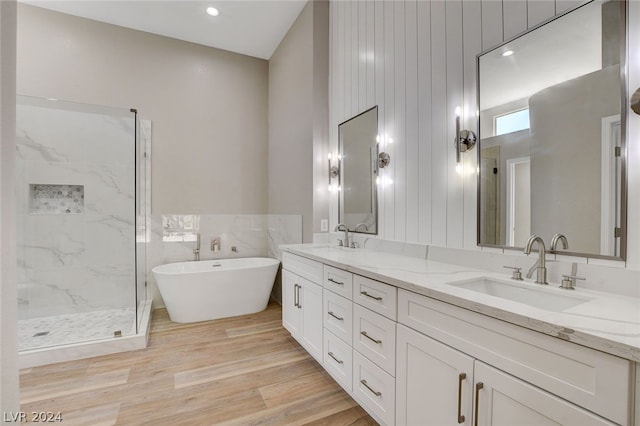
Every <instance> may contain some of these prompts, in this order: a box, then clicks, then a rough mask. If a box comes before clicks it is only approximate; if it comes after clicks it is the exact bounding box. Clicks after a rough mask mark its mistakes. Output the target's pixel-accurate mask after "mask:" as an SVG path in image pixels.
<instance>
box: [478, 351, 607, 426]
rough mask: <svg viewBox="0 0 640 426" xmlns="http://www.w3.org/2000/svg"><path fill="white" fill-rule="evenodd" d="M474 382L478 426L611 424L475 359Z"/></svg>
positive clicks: (599, 425) (594, 425)
mask: <svg viewBox="0 0 640 426" xmlns="http://www.w3.org/2000/svg"><path fill="white" fill-rule="evenodd" d="M475 383H476V385H475V389H476V390H475V392H476V396H475V398H477V401H478V408H477V410H476V412H477V415H478V422H477V424H478V425H481V426H488V425H491V426H513V425H518V426H551V425H554V426H557V425H566V426H573V425H580V426H596V425H597V426H602V425H613V424H614V423H611V422H609V421H607V420H605V419H603V418H602V417H599V416H597V415H595V414H593V413H590V412H588V411H585V410H583V409H582V408H580V407H578V406H577V405H573V404H571V403H569V402H567V401H565V400H563V399H560V398H559V397H557V396H555V395H553V394H550V393H548V392H545V391H543V390H542V389H539V388H537V387H534V386H532V385H530V384H528V383H525V382H523V381H522V380H519V379H517V378H515V377H513V376H511V375H509V374H507V373H504V372H502V371H500V370H497V369H495V368H493V367H490V366H488V365H487V364H484V363H482V362H480V361H476V362H475Z"/></svg>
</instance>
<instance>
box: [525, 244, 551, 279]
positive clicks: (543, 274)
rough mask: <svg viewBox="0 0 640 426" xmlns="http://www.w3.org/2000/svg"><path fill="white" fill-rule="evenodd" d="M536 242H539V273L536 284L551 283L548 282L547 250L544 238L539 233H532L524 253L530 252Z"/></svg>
mask: <svg viewBox="0 0 640 426" xmlns="http://www.w3.org/2000/svg"><path fill="white" fill-rule="evenodd" d="M534 243H538V255H539V257H538V262H537V264H538V269H537V271H538V273H537V275H536V284H549V283H548V282H547V264H546V259H545V256H546V255H547V251H546V250H545V248H544V240H543V239H542V238H540V237H538V236H537V235H532V236H530V237H529V239H528V240H527V245H526V246H525V247H524V254H527V255H528V254H530V253H531V248H532V246H533V244H534Z"/></svg>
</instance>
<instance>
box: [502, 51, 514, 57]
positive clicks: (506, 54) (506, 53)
mask: <svg viewBox="0 0 640 426" xmlns="http://www.w3.org/2000/svg"><path fill="white" fill-rule="evenodd" d="M511 55H513V50H505V51H504V52H502V56H511Z"/></svg>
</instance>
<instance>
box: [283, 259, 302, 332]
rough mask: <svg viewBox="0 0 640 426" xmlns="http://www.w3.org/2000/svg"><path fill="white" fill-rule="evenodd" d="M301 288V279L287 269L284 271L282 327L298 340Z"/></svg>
mask: <svg viewBox="0 0 640 426" xmlns="http://www.w3.org/2000/svg"><path fill="white" fill-rule="evenodd" d="M299 286H300V277H298V276H297V275H295V274H293V273H291V272H289V271H287V270H286V269H285V270H283V271H282V325H283V327H284V328H286V329H287V330H289V333H291V335H292V336H293V337H294V338H296V339H298V335H299V334H300V309H298V294H299V293H298V291H299V290H298V287H299Z"/></svg>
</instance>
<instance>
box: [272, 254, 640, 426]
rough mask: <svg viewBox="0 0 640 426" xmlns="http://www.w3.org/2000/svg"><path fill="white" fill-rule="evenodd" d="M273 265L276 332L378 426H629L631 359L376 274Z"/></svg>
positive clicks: (313, 264)
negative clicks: (279, 295)
mask: <svg viewBox="0 0 640 426" xmlns="http://www.w3.org/2000/svg"><path fill="white" fill-rule="evenodd" d="M283 264H284V269H285V271H284V273H283V292H284V295H283V324H284V326H285V327H286V328H287V329H288V330H289V331H291V333H292V335H293V336H294V337H295V338H296V339H297V340H298V341H299V342H300V343H301V344H302V345H303V346H304V347H305V348H306V349H307V350H308V351H309V352H310V353H311V354H312V355H313V356H314V357H315V358H316V359H318V361H320V362H321V363H322V364H323V367H324V368H325V369H326V370H327V371H328V372H329V373H330V374H331V375H332V377H333V378H334V379H335V380H336V381H337V382H338V383H339V384H340V385H341V386H342V387H343V388H344V389H345V390H346V391H347V392H348V393H349V395H351V396H352V397H353V398H354V399H355V400H356V401H357V402H358V403H359V404H360V405H361V406H362V407H363V408H364V409H365V410H366V411H367V412H368V413H369V414H370V415H371V416H372V417H373V418H374V419H375V420H377V421H378V422H379V423H381V424H385V425H392V424H396V425H398V426H405V425H409V426H413V425H438V426H440V425H468V426H471V425H473V426H488V425H491V426H493V425H496V426H514V425H518V426H520V425H535V426H544V425H565V426H573V425H580V426H583V425H621V426H640V424H639V423H638V416H639V414H640V408H639V407H636V408H635V410H636V413H635V420H634V412H633V407H634V398H636V399H637V398H638V397H637V396H636V395H635V388H636V387H637V386H638V385H639V384H640V378H638V377H640V374H639V373H640V366H636V364H635V363H633V362H632V361H630V360H627V359H624V358H620V357H617V356H614V355H610V354H608V353H604V352H600V351H598V350H595V349H591V348H589V347H586V346H581V345H578V344H576V343H572V342H568V341H565V340H562V339H560V338H557V337H552V336H549V335H547V334H544V333H540V332H537V331H533V330H530V329H528V328H524V327H520V326H517V325H514V324H511V323H509V322H508V318H507V319H497V318H493V317H491V316H490V315H491V314H492V311H488V312H487V313H486V314H485V313H484V311H483V309H485V307H483V306H482V305H478V307H477V310H473V311H472V310H469V309H464V308H461V307H458V306H455V305H452V304H449V303H446V302H443V301H440V300H438V299H436V298H433V297H427V296H424V295H421V294H418V293H414V292H412V291H408V290H405V289H402V288H398V287H396V286H393V285H389V284H387V283H384V282H381V281H378V280H379V279H381V277H380V275H376V280H373V279H371V278H368V277H364V276H361V275H358V274H356V273H351V272H349V271H345V270H342V269H339V268H336V267H334V266H330V265H326V264H323V263H321V262H318V261H314V260H311V259H306V258H304V257H302V256H296V255H292V254H289V253H287V254H286V256H285V257H284V259H283ZM319 283H321V286H320V285H318V284H319ZM300 305H301V306H300ZM310 306H311V307H310ZM307 309H308V311H307ZM486 309H488V308H486ZM508 315H518V314H517V313H515V312H514V313H508ZM564 332H566V333H571V332H572V331H571V330H568V329H566V330H565V331H564ZM638 365H640V364H638ZM634 369H637V371H634ZM636 376H637V377H636ZM634 378H635V382H634ZM635 405H636V406H637V405H638V403H637V402H635ZM634 421H635V423H634Z"/></svg>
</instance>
